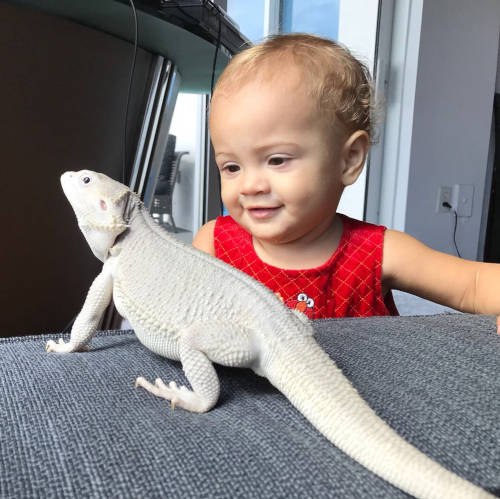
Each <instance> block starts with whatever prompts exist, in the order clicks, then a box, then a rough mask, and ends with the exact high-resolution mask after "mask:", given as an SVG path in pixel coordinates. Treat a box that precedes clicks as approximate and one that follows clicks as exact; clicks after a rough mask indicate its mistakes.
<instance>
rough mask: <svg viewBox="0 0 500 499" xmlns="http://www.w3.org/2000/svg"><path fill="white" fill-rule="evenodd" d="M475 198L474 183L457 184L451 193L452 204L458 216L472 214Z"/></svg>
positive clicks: (469, 215)
mask: <svg viewBox="0 0 500 499" xmlns="http://www.w3.org/2000/svg"><path fill="white" fill-rule="evenodd" d="M473 199H474V185H472V184H455V185H454V186H453V189H452V193H451V203H450V204H451V206H453V209H454V210H455V211H456V212H457V216H458V217H471V216H472V201H473Z"/></svg>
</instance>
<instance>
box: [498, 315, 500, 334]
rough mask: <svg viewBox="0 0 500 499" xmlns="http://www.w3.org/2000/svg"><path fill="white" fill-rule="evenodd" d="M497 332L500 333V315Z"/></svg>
mask: <svg viewBox="0 0 500 499" xmlns="http://www.w3.org/2000/svg"><path fill="white" fill-rule="evenodd" d="M497 334H498V335H500V315H499V316H498V317H497Z"/></svg>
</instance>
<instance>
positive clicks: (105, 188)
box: [61, 170, 132, 261]
mask: <svg viewBox="0 0 500 499" xmlns="http://www.w3.org/2000/svg"><path fill="white" fill-rule="evenodd" d="M61 185H62V188H63V191H64V194H65V195H66V197H67V198H68V201H69V202H70V204H71V206H72V208H73V210H74V212H75V215H76V218H77V220H78V226H79V227H80V229H81V231H82V232H83V235H84V236H85V239H86V240H87V242H88V243H89V246H90V248H91V250H92V252H93V253H94V255H95V256H96V257H97V258H99V260H101V261H104V260H106V258H107V256H108V252H109V249H110V248H111V247H112V246H113V244H114V242H115V239H116V237H117V236H118V235H119V234H121V233H122V232H123V231H124V230H126V229H127V227H128V225H127V223H126V221H125V219H124V211H125V206H126V204H127V201H128V197H129V194H132V191H130V189H129V188H128V187H126V186H125V185H123V184H120V182H117V181H116V180H113V179H111V178H109V177H108V176H106V175H104V174H102V173H97V172H93V171H91V170H81V171H79V172H66V173H64V174H63V175H62V176H61Z"/></svg>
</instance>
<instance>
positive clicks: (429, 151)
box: [395, 0, 500, 259]
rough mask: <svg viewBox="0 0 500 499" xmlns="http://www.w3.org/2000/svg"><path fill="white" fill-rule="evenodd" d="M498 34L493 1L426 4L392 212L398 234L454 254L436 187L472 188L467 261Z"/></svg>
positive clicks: (464, 229)
mask: <svg viewBox="0 0 500 499" xmlns="http://www.w3.org/2000/svg"><path fill="white" fill-rule="evenodd" d="M499 32H500V2H499V1H498V0H475V1H474V2H471V1H470V0H423V9H422V16H421V31H420V45H419V51H418V67H417V73H416V80H415V83H414V88H415V91H414V107H413V116H412V122H411V123H410V125H411V144H409V147H410V148H409V150H408V152H409V164H408V166H409V170H408V189H407V196H406V197H407V200H406V205H405V202H404V200H401V199H400V200H399V202H397V203H396V206H395V213H396V212H397V213H399V215H400V216H401V214H402V213H403V212H404V213H405V218H404V227H396V228H398V229H404V230H405V232H407V233H409V234H412V235H414V236H415V237H417V238H418V239H420V240H421V241H423V242H424V243H426V244H428V245H429V246H431V247H433V248H435V249H438V250H441V251H446V252H448V253H454V247H453V239H452V230H453V215H452V214H450V213H444V214H438V213H436V200H437V193H438V188H439V186H440V185H453V184H473V185H474V201H473V212H472V217H470V218H459V223H458V229H457V243H458V246H459V249H460V251H461V253H462V256H464V257H466V258H470V259H476V258H477V256H478V247H479V237H480V236H479V233H480V226H481V215H482V206H483V197H484V187H485V180H486V170H487V164H488V149H489V140H490V130H491V116H492V106H493V94H494V91H495V82H496V74H497V60H498V49H499ZM402 166H403V167H404V165H402Z"/></svg>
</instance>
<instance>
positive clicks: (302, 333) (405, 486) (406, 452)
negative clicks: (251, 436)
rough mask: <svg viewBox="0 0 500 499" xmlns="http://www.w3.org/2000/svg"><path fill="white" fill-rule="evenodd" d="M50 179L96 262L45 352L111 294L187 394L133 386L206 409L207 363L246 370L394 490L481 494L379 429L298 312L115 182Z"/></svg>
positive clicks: (92, 326) (78, 329)
mask: <svg viewBox="0 0 500 499" xmlns="http://www.w3.org/2000/svg"><path fill="white" fill-rule="evenodd" d="M61 183H62V187H63V190H64V192H65V194H66V196H67V198H68V200H69V202H70V203H71V205H72V207H73V209H74V211H75V213H76V216H77V219H78V224H79V226H80V228H81V230H82V232H83V234H84V235H85V238H86V239H87V242H88V243H89V245H90V247H91V249H92V251H93V253H94V254H95V256H97V258H99V259H100V260H102V261H103V262H104V266H103V269H102V272H101V273H100V274H99V275H98V276H97V278H96V279H95V281H94V282H93V284H92V286H91V287H90V290H89V292H88V295H87V298H86V300H85V303H84V305H83V308H82V310H81V312H80V314H79V315H78V317H77V319H76V321H75V323H74V325H73V328H72V331H71V336H70V340H69V342H68V343H65V342H64V341H63V340H59V342H58V343H56V342H54V341H49V342H48V343H47V347H46V348H47V351H49V352H60V353H67V352H74V351H78V350H84V349H86V345H87V343H88V342H89V340H90V339H91V337H92V336H93V335H94V333H95V332H96V329H97V327H98V325H99V321H100V318H101V316H102V313H103V312H104V310H105V308H106V307H107V306H108V304H109V303H110V301H111V299H112V298H114V302H115V306H116V308H117V310H118V312H119V313H120V314H121V315H122V316H123V317H125V318H127V319H128V320H129V322H130V324H131V325H132V327H133V329H134V330H135V333H136V335H137V337H138V338H139V340H140V341H141V343H143V344H144V345H145V346H146V347H147V348H149V349H150V350H152V351H153V352H155V353H157V354H159V355H162V356H164V357H167V358H169V359H173V360H178V361H181V363H182V367H183V369H184V372H185V374H186V377H187V379H188V380H189V383H190V384H191V389H188V388H186V387H184V386H182V387H180V388H178V387H177V385H176V384H175V382H171V383H170V384H169V385H166V384H164V383H163V381H162V380H160V379H157V380H156V382H155V384H152V383H149V382H148V381H146V380H145V379H144V378H142V377H140V378H137V380H136V386H141V387H143V388H145V389H146V390H148V391H150V392H151V393H153V394H154V395H157V396H159V397H164V398H165V399H168V400H170V401H171V404H172V405H173V406H174V405H177V406H179V407H183V408H184V409H187V410H189V411H194V412H205V411H208V410H210V409H211V408H212V407H213V406H214V405H215V404H216V403H217V399H218V397H219V380H218V378H217V374H216V371H215V369H214V367H213V364H212V363H214V362H215V363H218V364H222V365H225V366H233V367H248V368H251V369H253V370H254V371H255V372H256V373H257V374H259V375H261V376H265V377H266V378H267V379H268V380H269V381H270V382H271V383H272V384H273V385H274V386H275V387H276V388H278V389H279V390H280V391H281V392H282V393H283V394H284V395H285V396H286V397H287V398H288V399H289V400H290V402H291V403H292V404H293V405H294V406H295V407H296V408H297V409H298V410H299V411H300V412H301V413H302V414H303V415H304V416H305V417H306V418H307V419H308V420H309V421H310V422H311V423H312V424H313V425H314V426H315V427H316V428H317V429H318V430H319V431H320V432H321V433H322V434H323V435H324V436H325V437H326V438H328V439H329V440H330V441H331V442H332V443H333V444H335V445H336V446H337V447H339V448H340V449H341V450H342V451H344V452H345V453H346V454H348V455H349V456H351V457H352V458H354V459H355V460H356V461H358V462H359V463H361V464H362V465H363V466H365V467H366V468H368V469H369V470H371V471H373V472H374V473H376V474H377V475H379V476H380V477H382V478H384V479H385V480H387V481H388V482H390V483H391V484H393V485H395V486H396V487H399V488H400V489H402V490H404V491H406V492H408V493H410V494H412V495H414V496H416V497H422V498H437V499H442V498H445V497H449V498H453V499H457V498H459V497H463V498H467V499H470V498H472V497H490V495H489V494H488V493H487V492H486V491H484V490H482V489H480V488H478V487H476V486H474V485H472V484H471V483H469V482H467V481H466V480H464V479H462V478H460V477H458V476H457V475H455V474H454V473H452V472H450V471H448V470H446V469H445V468H443V467H442V466H441V465H439V464H437V463H436V462H434V461H433V460H431V459H430V458H429V457H427V456H426V455H425V454H423V453H421V452H420V451H419V450H417V449H416V448H415V447H413V446H412V445H410V444H409V443H407V442H406V441H405V440H403V439H402V438H401V437H400V436H399V435H398V434H397V433H396V432H395V431H394V430H392V429H391V428H390V427H389V425H387V424H386V423H385V422H384V421H382V420H381V419H380V418H379V417H378V416H377V415H376V414H375V412H374V411H373V410H372V409H371V408H370V407H369V406H368V404H367V403H366V402H365V401H364V400H363V399H362V398H361V396H360V395H359V394H358V392H357V391H356V390H355V388H354V387H353V386H352V385H351V383H350V382H349V380H348V379H347V378H345V377H344V375H343V374H342V372H341V370H340V369H339V368H338V367H337V366H336V365H335V363H334V362H333V361H332V360H331V359H330V357H329V356H328V355H327V354H326V353H325V352H324V351H323V350H322V349H321V348H320V346H319V345H318V344H317V343H316V341H315V339H314V337H313V334H314V331H313V328H312V326H311V324H310V323H309V322H308V319H307V318H306V317H305V315H302V314H301V313H300V312H294V311H292V310H291V309H289V308H287V307H286V306H285V305H283V304H282V303H281V302H280V300H279V299H278V298H277V297H276V296H275V295H274V294H273V293H272V292H271V291H270V290H269V289H267V288H266V287H264V286H263V285H261V284H260V283H258V282H257V281H255V280H254V279H252V278H251V277H249V276H247V275H245V274H244V273H242V272H240V271H239V270H236V269H234V268H232V267H231V266H229V265H227V264H225V263H223V262H221V261H219V260H217V259H215V258H213V257H211V256H210V255H207V254H205V253H202V252H200V251H198V250H196V249H195V248H193V247H191V246H188V245H185V244H183V243H182V242H180V241H178V240H177V239H175V238H174V237H173V236H171V235H170V234H168V232H166V231H165V230H163V229H162V228H161V227H159V226H158V225H157V224H156V223H155V221H154V220H153V219H152V218H151V216H150V215H149V213H148V212H147V210H146V208H145V207H144V205H143V204H142V203H141V201H140V200H139V199H138V197H137V195H135V194H134V193H132V192H131V191H130V190H129V189H128V188H127V187H125V186H124V185H122V184H120V183H118V182H116V181H114V180H112V179H110V178H109V177H107V176H105V175H103V174H100V173H95V172H92V171H88V170H83V171H80V172H66V173H65V174H64V175H63V176H62V177H61ZM263 310H265V311H266V313H262V311H263Z"/></svg>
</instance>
